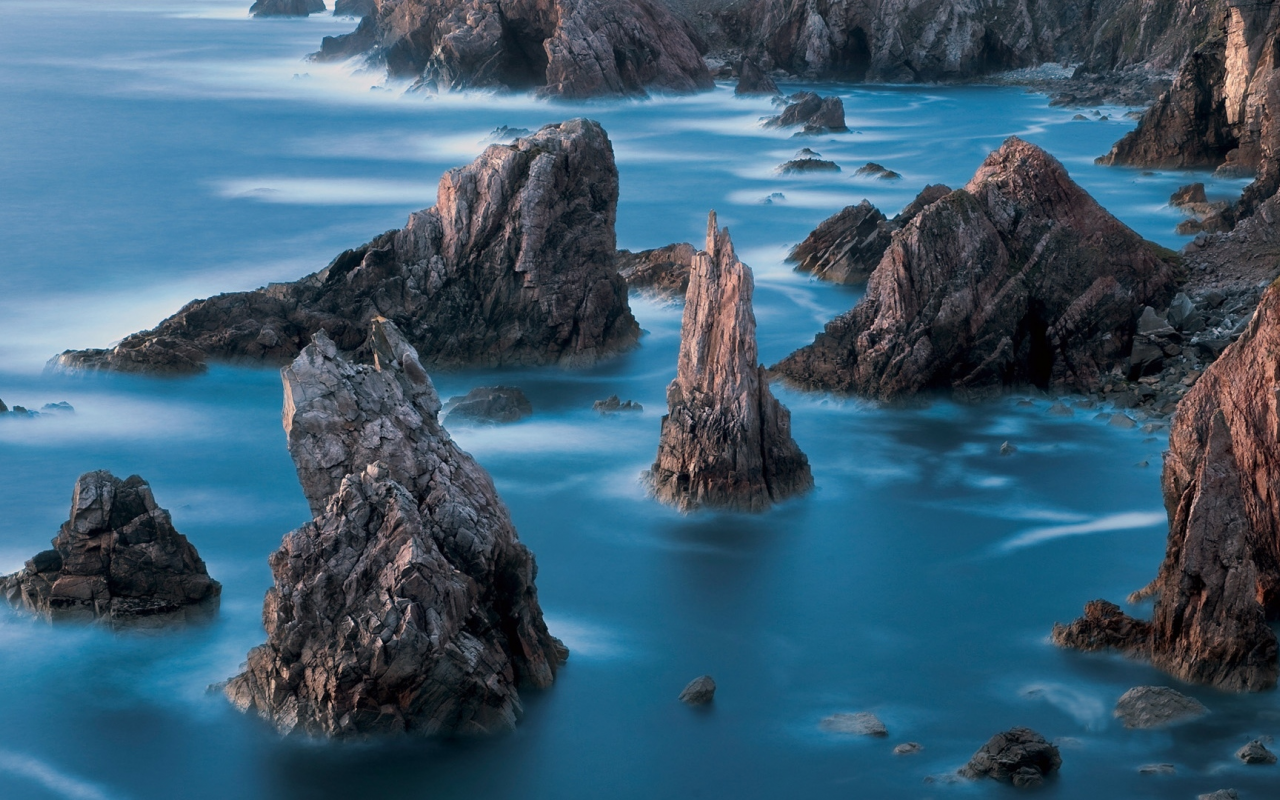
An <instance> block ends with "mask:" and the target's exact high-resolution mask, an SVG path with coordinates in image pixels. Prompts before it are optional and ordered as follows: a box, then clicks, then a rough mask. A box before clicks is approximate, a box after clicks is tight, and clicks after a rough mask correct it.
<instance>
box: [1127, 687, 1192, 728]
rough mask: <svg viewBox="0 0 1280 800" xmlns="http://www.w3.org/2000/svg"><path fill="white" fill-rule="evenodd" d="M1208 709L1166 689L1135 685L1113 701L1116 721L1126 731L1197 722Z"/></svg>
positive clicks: (1190, 698) (1179, 693)
mask: <svg viewBox="0 0 1280 800" xmlns="http://www.w3.org/2000/svg"><path fill="white" fill-rule="evenodd" d="M1208 713H1209V709H1207V708H1205V707H1204V705H1203V704H1202V703H1201V702H1200V701H1199V700H1197V699H1195V698H1194V697H1187V696H1186V695H1185V694H1182V693H1181V692H1177V691H1174V690H1173V689H1170V688H1169V687H1168V686H1135V687H1134V688H1132V689H1130V690H1129V691H1127V692H1125V693H1124V694H1122V695H1121V696H1120V699H1119V700H1117V701H1116V708H1115V716H1116V719H1118V720H1120V721H1121V722H1123V723H1124V726H1125V727H1126V728H1139V729H1148V728H1167V727H1169V726H1170V725H1177V724H1179V723H1183V722H1190V721H1191V720H1193V719H1199V718H1200V717H1203V716H1204V715H1205V714H1208Z"/></svg>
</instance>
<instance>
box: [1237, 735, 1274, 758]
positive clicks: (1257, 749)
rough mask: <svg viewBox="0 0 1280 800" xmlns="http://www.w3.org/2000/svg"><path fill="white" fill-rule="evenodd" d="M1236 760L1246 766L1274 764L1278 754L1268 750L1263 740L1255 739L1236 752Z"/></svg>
mask: <svg viewBox="0 0 1280 800" xmlns="http://www.w3.org/2000/svg"><path fill="white" fill-rule="evenodd" d="M1236 758H1238V759H1240V760H1241V761H1243V762H1244V763H1246V764H1274V763H1276V754H1275V753H1273V752H1271V751H1270V750H1268V749H1267V746H1266V745H1264V744H1263V743H1262V740H1261V739H1254V740H1253V741H1252V742H1249V743H1248V744H1246V745H1245V746H1244V747H1241V748H1240V749H1239V750H1237V751H1236Z"/></svg>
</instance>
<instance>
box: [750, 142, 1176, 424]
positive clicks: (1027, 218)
mask: <svg viewBox="0 0 1280 800" xmlns="http://www.w3.org/2000/svg"><path fill="white" fill-rule="evenodd" d="M1178 279H1179V271H1178V269H1177V267H1176V265H1175V264H1174V262H1173V261H1172V260H1171V257H1170V255H1169V254H1168V253H1167V251H1163V250H1162V249H1160V248H1159V247H1157V246H1156V245H1153V244H1151V243H1149V242H1146V241H1144V240H1142V239H1141V238H1140V237H1139V236H1138V235H1137V234H1135V233H1134V232H1133V231H1131V230H1130V229H1128V228H1127V227H1125V226H1124V225H1123V224H1122V223H1121V222H1120V221H1119V220H1117V219H1115V218H1114V217H1112V216H1111V215H1110V214H1108V213H1107V212H1106V211H1105V210H1104V209H1103V208H1102V207H1101V206H1099V205H1098V204H1097V202H1095V201H1094V200H1093V198H1091V197H1090V196H1089V195H1088V194H1087V193H1085V192H1084V190H1083V189H1081V188H1080V187H1079V186H1077V185H1076V184H1075V183H1074V182H1072V181H1071V179H1070V178H1069V177H1068V176H1067V173H1066V170H1065V169H1064V168H1063V167H1062V165H1061V164H1059V163H1058V162H1057V161H1056V160H1055V159H1053V157H1052V156H1050V155H1048V154H1047V153H1045V152H1044V151H1043V150H1041V149H1040V148H1038V147H1035V146H1034V145H1031V144H1028V143H1026V142H1023V141H1022V140H1020V139H1018V138H1016V137H1011V138H1010V139H1009V140H1008V141H1006V142H1005V143H1004V145H1003V146H1001V148H1000V149H999V150H997V151H996V152H994V153H992V154H991V155H990V156H988V158H987V160H986V161H985V162H984V163H983V165H982V167H981V168H979V170H978V172H977V173H976V174H975V175H974V177H973V179H972V180H971V181H970V182H969V184H968V185H967V186H966V187H965V188H964V189H961V190H959V191H955V192H952V193H950V194H948V195H946V196H945V197H943V198H941V199H939V200H936V201H935V202H933V203H932V204H930V205H928V206H926V207H925V208H924V209H923V210H921V211H920V212H919V213H917V214H916V215H915V216H914V217H913V218H912V219H911V220H910V221H909V222H907V223H906V224H905V226H904V227H903V228H902V230H901V231H899V232H898V233H897V234H895V235H894V237H893V240H892V243H891V244H890V246H889V248H888V250H886V251H885V254H884V256H883V258H882V259H881V261H880V264H879V266H877V267H876V269H875V271H874V272H873V273H872V276H871V279H870V281H869V283H868V284H867V293H866V295H865V297H864V298H863V299H862V301H861V302H860V303H859V304H858V305H857V306H855V307H854V309H853V310H852V311H850V312H848V313H846V314H844V315H842V316H840V317H837V318H836V319H835V320H834V321H832V322H831V323H829V324H828V325H827V327H826V330H825V331H824V332H823V333H821V334H819V335H818V337H817V339H816V340H815V341H814V343H813V344H812V345H809V346H808V347H805V348H802V349H800V350H798V351H796V352H794V353H792V354H791V355H790V356H788V357H787V358H786V359H784V360H783V361H782V362H781V363H779V364H778V365H776V366H775V367H774V368H773V369H774V370H775V371H777V372H778V373H779V374H781V375H782V376H784V377H785V378H786V379H788V380H789V381H791V382H792V383H794V384H796V385H798V386H800V387H802V388H806V389H813V390H823V391H837V392H852V393H855V394H861V395H866V396H871V397H875V398H879V399H886V400H887V399H892V398H897V397H902V396H906V395H911V394H914V393H917V392H920V391H924V390H929V389H935V388H943V387H949V388H951V389H952V390H953V391H955V392H957V393H960V394H964V395H987V394H991V393H994V392H998V391H1001V390H1003V389H1004V388H1005V387H1008V386H1013V385H1019V384H1028V383H1029V384H1034V385H1037V386H1040V387H1042V388H1055V389H1067V390H1073V391H1080V392H1084V393H1088V392H1092V391H1096V390H1098V389H1099V388H1100V386H1101V382H1102V376H1104V375H1106V374H1107V373H1108V372H1110V371H1111V370H1112V369H1113V368H1114V367H1116V366H1118V365H1119V364H1122V363H1123V362H1124V360H1125V358H1126V357H1127V356H1128V354H1129V349H1130V347H1131V344H1132V342H1133V336H1134V327H1135V326H1134V322H1135V317H1136V316H1137V313H1136V312H1137V309H1139V308H1142V307H1143V306H1144V305H1161V306H1163V305H1164V304H1165V303H1166V302H1167V301H1168V299H1169V298H1170V297H1172V295H1173V292H1174V288H1175V286H1176V283H1177V281H1178Z"/></svg>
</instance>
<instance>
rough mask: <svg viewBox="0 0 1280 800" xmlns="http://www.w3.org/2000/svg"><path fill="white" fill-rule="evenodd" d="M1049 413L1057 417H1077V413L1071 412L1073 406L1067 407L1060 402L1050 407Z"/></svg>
mask: <svg viewBox="0 0 1280 800" xmlns="http://www.w3.org/2000/svg"><path fill="white" fill-rule="evenodd" d="M1048 413H1050V414H1052V415H1053V416H1055V417H1071V416H1075V413H1076V412H1074V411H1072V410H1071V406H1069V405H1067V404H1066V403H1063V402H1062V401H1058V402H1055V403H1054V404H1053V405H1051V406H1049V411H1048Z"/></svg>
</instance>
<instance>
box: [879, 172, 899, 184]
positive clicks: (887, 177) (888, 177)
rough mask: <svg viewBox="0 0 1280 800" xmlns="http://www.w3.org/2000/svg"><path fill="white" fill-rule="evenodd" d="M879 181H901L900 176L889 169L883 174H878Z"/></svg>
mask: <svg viewBox="0 0 1280 800" xmlns="http://www.w3.org/2000/svg"><path fill="white" fill-rule="evenodd" d="M880 180H882V181H900V180H902V176H901V175H900V174H898V173H896V172H894V171H893V170H891V169H887V170H885V171H884V172H881V173H880Z"/></svg>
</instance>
